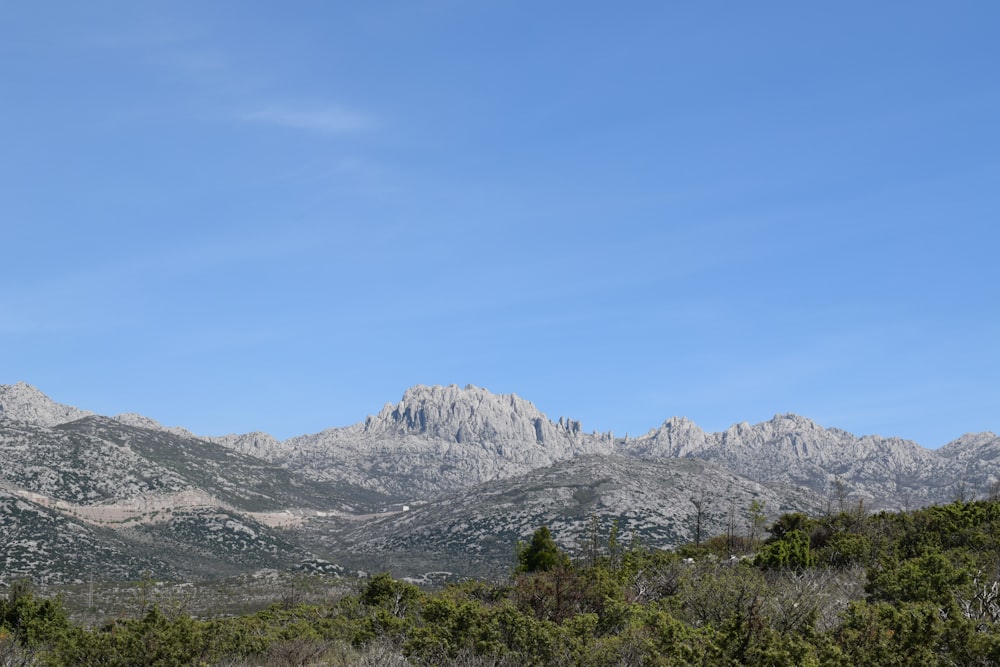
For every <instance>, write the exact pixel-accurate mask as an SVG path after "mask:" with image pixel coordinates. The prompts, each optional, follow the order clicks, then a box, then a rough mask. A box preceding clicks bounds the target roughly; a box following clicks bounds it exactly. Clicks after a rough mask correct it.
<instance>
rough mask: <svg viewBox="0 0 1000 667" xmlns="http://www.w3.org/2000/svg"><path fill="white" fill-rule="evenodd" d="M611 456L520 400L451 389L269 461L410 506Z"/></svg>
mask: <svg viewBox="0 0 1000 667" xmlns="http://www.w3.org/2000/svg"><path fill="white" fill-rule="evenodd" d="M612 450H613V442H612V438H611V436H610V435H597V434H585V433H583V432H582V431H581V428H580V424H579V423H578V422H574V421H569V420H564V419H560V420H559V422H557V423H552V422H551V421H550V420H549V419H548V418H547V417H546V416H545V415H544V414H542V413H541V412H539V411H538V409H537V408H536V407H535V406H534V405H532V404H531V403H529V402H528V401H525V400H523V399H521V398H519V397H518V396H515V395H513V394H506V395H498V394H491V393H490V392H488V391H486V390H485V389H481V388H478V387H473V386H471V385H470V386H467V387H465V388H459V387H456V386H454V385H453V386H450V387H425V386H416V387H413V388H411V389H408V390H407V391H406V393H405V394H404V395H403V398H402V400H400V402H399V403H398V404H396V405H389V404H387V405H386V406H385V407H384V408H383V409H382V410H381V411H380V412H379V413H378V414H377V415H374V416H371V417H368V419H366V420H365V421H364V422H363V423H361V424H356V425H354V426H349V427H347V428H340V429H329V430H326V431H323V432H321V433H316V434H313V435H305V436H300V437H297V438H292V439H290V440H288V441H286V442H284V443H282V444H281V447H280V448H279V449H277V450H275V451H273V452H272V455H271V459H272V460H274V461H276V462H279V463H281V464H282V465H285V466H288V467H289V468H291V469H293V470H297V471H300V472H302V473H303V474H306V475H309V476H313V477H316V478H318V479H342V480H345V481H350V482H352V483H354V484H358V485H361V486H366V487H368V488H372V489H376V490H379V491H382V492H385V493H389V494H393V495H397V496H403V497H411V498H412V497H431V496H435V495H438V494H441V493H444V492H447V491H451V490H455V489H461V488H465V487H468V486H470V485H472V484H476V483H479V482H484V481H488V480H492V479H503V478H506V477H511V476H514V475H518V474H523V473H526V472H528V471H530V470H534V469H536V468H539V467H542V466H546V465H550V464H552V463H554V462H556V461H562V460H566V459H569V458H572V457H574V456H579V455H583V454H605V453H611V452H612Z"/></svg>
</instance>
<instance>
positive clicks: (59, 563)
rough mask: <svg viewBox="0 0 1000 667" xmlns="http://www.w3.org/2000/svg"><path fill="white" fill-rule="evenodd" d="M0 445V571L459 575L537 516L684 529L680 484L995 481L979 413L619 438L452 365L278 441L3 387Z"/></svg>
mask: <svg viewBox="0 0 1000 667" xmlns="http://www.w3.org/2000/svg"><path fill="white" fill-rule="evenodd" d="M0 456H3V461H4V465H3V467H2V470H0V535H2V537H3V550H4V551H3V557H4V559H5V560H4V565H3V568H2V571H0V581H3V580H9V579H10V578H13V577H16V576H31V577H34V578H36V579H38V580H41V581H50V582H64V581H75V580H81V578H83V577H84V576H85V575H86V576H99V577H102V578H108V579H114V578H130V577H131V578H135V577H137V576H138V575H139V574H140V573H141V572H152V573H155V574H157V575H158V576H162V577H172V578H194V577H212V576H220V575H226V574H230V573H237V572H241V571H245V570H248V569H253V568H259V567H283V568H304V569H318V570H320V571H328V572H339V571H340V567H341V564H342V565H346V566H348V567H354V568H360V569H372V566H373V565H375V566H376V567H391V568H393V569H394V570H395V571H397V572H399V573H402V574H419V573H421V572H427V571H430V570H433V569H437V570H446V571H449V572H454V573H459V574H476V573H481V572H483V571H500V570H502V569H503V567H506V566H509V563H510V562H511V558H512V553H513V549H514V545H515V544H516V542H517V540H518V539H523V538H525V537H526V536H527V535H530V533H531V531H532V530H534V528H536V527H537V526H538V525H541V524H547V525H549V526H550V528H552V530H553V533H554V534H555V536H556V538H557V539H558V540H560V542H561V544H562V545H563V546H564V547H565V548H567V549H569V550H571V551H572V550H574V549H576V548H577V547H578V546H579V544H581V543H582V541H583V540H584V539H585V538H586V535H587V532H588V530H593V526H594V522H596V524H597V525H598V526H600V528H601V530H610V525H611V523H612V522H617V523H618V525H619V528H620V529H621V530H622V531H623V534H634V535H636V536H639V537H641V538H642V539H643V540H644V541H645V542H646V543H647V544H650V545H651V546H658V547H671V546H676V545H677V544H679V543H681V542H684V541H688V540H691V539H693V523H694V522H693V519H692V517H693V514H694V507H695V502H698V503H699V504H701V505H702V506H703V508H704V511H703V512H702V519H703V530H704V534H706V535H707V534H713V533H721V532H723V531H725V530H726V529H727V526H729V527H730V529H731V527H732V525H733V524H734V522H735V523H740V524H742V522H743V521H744V518H743V515H744V514H745V512H746V510H747V508H748V507H749V506H750V504H751V503H752V502H754V501H757V502H758V503H763V504H764V507H765V508H766V511H767V513H768V515H769V516H770V517H772V518H773V517H776V516H777V515H779V514H780V513H784V512H789V511H811V512H816V511H835V510H839V509H844V508H845V507H847V506H850V507H860V508H862V509H869V510H876V509H895V508H906V507H917V506H921V505H926V504H931V503H937V502H946V501H950V500H953V499H955V498H956V497H963V496H964V497H973V496H983V495H987V494H995V493H996V491H997V489H998V480H1000V438H998V437H997V436H996V435H994V434H992V433H978V434H967V435H964V436H962V437H960V438H958V439H957V440H955V441H954V442H951V443H949V444H948V445H946V446H945V447H942V448H941V449H938V450H929V449H925V448H923V447H921V446H919V445H918V444H916V443H914V442H912V441H908V440H904V439H900V438H893V437H880V436H874V435H866V436H862V437H857V436H855V435H852V434H851V433H848V432H847V431H844V430H840V429H836V428H824V427H822V426H820V425H818V424H816V423H815V422H813V421H811V420H809V419H807V418H805V417H801V416H798V415H792V414H786V415H777V416H775V417H774V418H773V419H771V420H769V421H766V422H762V423H759V424H753V425H751V424H747V423H741V424H735V425H733V426H731V427H730V428H728V429H727V430H725V431H722V432H716V433H710V432H706V431H704V430H702V429H701V428H699V427H698V426H697V425H696V424H695V423H693V422H691V421H690V420H687V419H684V418H680V417H672V418H670V419H667V420H666V421H664V422H663V423H662V424H661V425H660V426H658V427H656V428H652V429H650V430H649V431H648V432H647V433H645V434H643V435H641V436H638V437H624V438H622V437H615V436H614V434H613V433H598V432H590V433H587V432H585V431H584V430H583V427H582V425H581V424H580V422H579V421H575V420H573V419H568V418H565V417H560V418H559V419H557V420H555V421H552V420H550V419H549V418H548V417H547V416H546V415H544V414H542V413H541V412H540V411H539V410H538V409H537V408H536V407H535V406H534V405H533V404H532V403H530V402H529V401H526V400H524V399H522V398H520V397H518V396H516V395H514V394H506V395H500V394H493V393H491V392H489V391H487V390H486V389H482V388H478V387H474V386H466V387H464V388H461V387H458V386H454V385H452V386H447V387H441V386H433V387H431V386H415V387H412V388H410V389H408V390H407V391H406V392H405V393H404V395H403V397H402V399H401V400H400V401H399V402H398V403H396V404H391V403H387V404H386V405H385V406H384V407H383V408H382V409H381V410H379V411H378V412H377V413H375V414H372V415H370V416H368V417H367V418H366V419H364V420H363V421H361V422H358V423H357V424H354V425H351V426H347V427H343V428H331V429H327V430H324V431H321V432H319V433H314V434H307V435H301V436H297V437H293V438H290V439H287V440H283V441H279V440H277V439H275V438H273V437H271V436H269V435H268V434H266V433H259V432H258V433H247V434H232V435H226V436H198V435H195V434H193V433H191V432H190V431H188V430H186V429H184V428H180V427H170V428H168V427H164V426H162V425H160V424H159V423H157V422H156V421H154V420H153V419H150V418H148V417H145V416H142V415H135V414H123V415H117V416H114V417H107V416H99V415H95V414H93V413H90V412H87V411H86V410H83V409H80V408H76V407H72V406H66V405H61V404H58V403H56V402H54V401H52V400H51V399H50V398H48V397H47V396H46V395H45V394H43V393H42V392H41V391H39V390H38V389H36V388H34V387H32V386H30V385H27V384H24V383H17V384H13V385H0ZM404 507H405V508H406V509H405V510H404V509H403V508H404ZM737 515H738V516H737ZM193 554H194V555H197V558H192V555H193ZM91 556H92V557H91ZM88 559H89V560H88ZM84 561H87V562H84ZM88 563H89V564H88Z"/></svg>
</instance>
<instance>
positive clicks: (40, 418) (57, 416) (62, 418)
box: [0, 382, 93, 426]
mask: <svg viewBox="0 0 1000 667" xmlns="http://www.w3.org/2000/svg"><path fill="white" fill-rule="evenodd" d="M92 414H93V413H92V412H87V411H85V410H80V409H78V408H74V407H72V406H70V405H63V404H61V403H56V402H55V401H53V400H52V399H51V398H49V397H48V396H46V395H45V394H43V393H42V392H41V391H39V390H38V389H36V388H35V387H33V386H31V385H30V384H27V383H25V382H18V383H16V384H3V385H0V418H6V419H14V420H17V421H23V422H28V423H31V424H36V425H38V426H56V425H58V424H65V423H66V422H71V421H76V420H77V419H80V418H82V417H86V416H88V415H92Z"/></svg>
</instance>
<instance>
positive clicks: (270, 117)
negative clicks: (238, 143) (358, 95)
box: [244, 105, 375, 134]
mask: <svg viewBox="0 0 1000 667" xmlns="http://www.w3.org/2000/svg"><path fill="white" fill-rule="evenodd" d="M244 117H245V118H246V120H249V121H253V122H258V123H267V124H270V125H278V126H281V127H287V128H291V129H295V130H306V131H309V132H319V133H321V134H348V133H351V132H359V131H362V130H367V129H370V128H372V127H373V126H374V125H375V122H374V119H373V118H372V117H371V116H369V115H368V114H365V113H361V112H359V111H354V110H353V109H346V108H344V107H341V106H336V105H325V106H316V107H290V106H275V107H267V108H264V109H260V110H258V111H254V112H251V113H248V114H246V115H245V116H244Z"/></svg>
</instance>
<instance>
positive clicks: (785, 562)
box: [754, 529, 816, 568]
mask: <svg viewBox="0 0 1000 667" xmlns="http://www.w3.org/2000/svg"><path fill="white" fill-rule="evenodd" d="M815 564H816V556H815V555H813V554H812V553H811V552H810V550H809V536H808V535H806V534H805V533H804V532H802V530H800V529H795V530H791V531H789V532H783V533H781V537H780V538H779V539H777V540H775V541H773V542H769V543H767V544H765V545H764V546H763V547H762V548H761V550H760V551H758V552H757V556H756V557H755V558H754V565H757V566H759V567H766V568H776V567H812V566H813V565H815Z"/></svg>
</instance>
